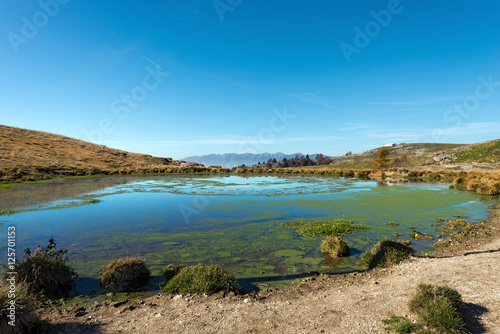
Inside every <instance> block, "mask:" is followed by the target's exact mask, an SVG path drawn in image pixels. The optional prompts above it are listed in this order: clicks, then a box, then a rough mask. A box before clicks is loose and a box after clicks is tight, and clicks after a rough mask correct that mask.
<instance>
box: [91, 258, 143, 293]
mask: <svg viewBox="0 0 500 334" xmlns="http://www.w3.org/2000/svg"><path fill="white" fill-rule="evenodd" d="M150 278H151V273H150V272H149V269H148V268H147V267H146V263H145V262H144V260H143V259H141V258H138V257H128V258H121V259H118V260H113V261H111V262H110V263H108V264H107V265H106V266H105V267H104V269H103V270H102V273H101V276H100V278H99V281H100V283H101V284H102V285H103V286H104V287H106V288H107V289H109V290H112V291H132V290H136V289H138V288H140V287H142V286H144V285H145V284H147V283H148V282H149V279H150Z"/></svg>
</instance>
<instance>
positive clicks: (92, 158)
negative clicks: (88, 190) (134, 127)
mask: <svg viewBox="0 0 500 334" xmlns="http://www.w3.org/2000/svg"><path fill="white" fill-rule="evenodd" d="M172 165H179V162H176V161H173V160H172V159H170V158H156V157H152V156H150V155H144V154H138V153H130V152H126V151H121V150H116V149H112V148H108V147H106V146H102V145H96V144H92V143H88V142H85V141H82V140H78V139H73V138H69V137H65V136H60V135H56V134H52V133H47V132H41V131H33V130H26V129H20V128H15V127H10V126H4V125H0V181H2V180H4V181H5V180H8V181H10V180H33V179H43V178H49V177H54V176H57V175H91V174H101V173H104V174H108V173H117V172H123V173H130V172H142V171H145V170H154V169H155V168H164V167H165V166H172Z"/></svg>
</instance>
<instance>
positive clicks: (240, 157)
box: [182, 152, 317, 168]
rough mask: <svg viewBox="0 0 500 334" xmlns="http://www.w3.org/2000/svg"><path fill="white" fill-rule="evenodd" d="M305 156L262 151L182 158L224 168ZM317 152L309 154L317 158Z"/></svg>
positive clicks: (312, 157)
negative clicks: (259, 152) (258, 152)
mask: <svg viewBox="0 0 500 334" xmlns="http://www.w3.org/2000/svg"><path fill="white" fill-rule="evenodd" d="M297 155H298V156H299V157H300V156H305V154H302V153H294V154H284V153H281V152H278V153H261V154H253V153H243V154H237V153H226V154H208V155H195V156H192V157H187V158H184V159H182V160H184V161H188V162H198V163H201V164H204V165H205V166H210V165H219V166H222V167H224V168H233V167H237V166H241V165H245V166H252V165H255V164H257V163H259V162H266V161H267V160H269V159H276V160H277V161H279V160H283V158H287V159H290V158H294V157H295V156H297ZM316 156H317V154H309V157H310V158H311V159H314V158H316Z"/></svg>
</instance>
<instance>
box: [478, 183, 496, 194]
mask: <svg viewBox="0 0 500 334" xmlns="http://www.w3.org/2000/svg"><path fill="white" fill-rule="evenodd" d="M476 192H477V193H478V194H479V195H487V196H497V195H498V194H500V190H499V189H498V188H497V187H496V186H495V185H494V184H492V183H481V184H480V185H479V186H478V187H477V189H476Z"/></svg>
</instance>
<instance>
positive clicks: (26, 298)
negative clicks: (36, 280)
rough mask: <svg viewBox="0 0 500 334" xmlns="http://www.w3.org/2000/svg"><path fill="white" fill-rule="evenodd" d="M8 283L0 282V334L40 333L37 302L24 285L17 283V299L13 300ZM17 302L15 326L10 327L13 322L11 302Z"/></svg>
mask: <svg viewBox="0 0 500 334" xmlns="http://www.w3.org/2000/svg"><path fill="white" fill-rule="evenodd" d="M11 294H12V292H11V291H10V284H9V282H8V281H4V280H1V281H0V333H12V334H18V333H19V334H25V333H37V332H39V330H40V329H41V328H40V324H41V321H40V320H39V318H38V317H37V315H36V314H35V312H34V309H35V307H36V300H35V299H34V298H33V297H32V296H31V294H30V293H29V291H28V289H27V285H26V284H24V283H19V282H17V283H16V286H15V292H14V294H15V297H14V298H12V297H13V296H11ZM13 299H14V300H15V301H16V304H15V307H16V308H15V320H14V324H15V326H11V325H9V322H10V321H12V319H11V318H9V317H8V316H9V315H10V313H11V310H9V309H8V308H9V307H10V306H11V304H10V301H11V300H13Z"/></svg>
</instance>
